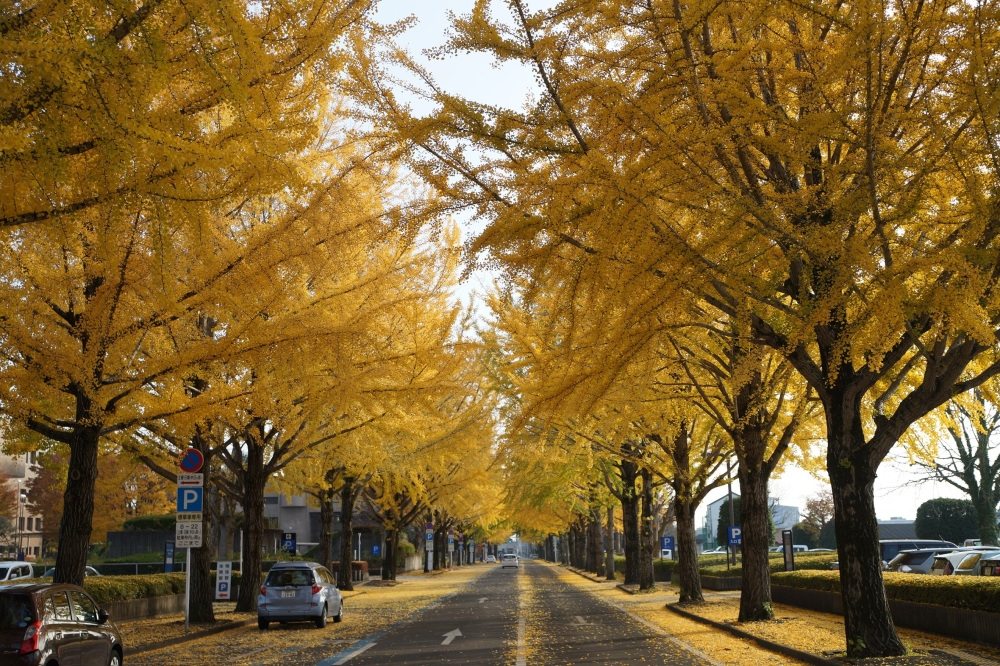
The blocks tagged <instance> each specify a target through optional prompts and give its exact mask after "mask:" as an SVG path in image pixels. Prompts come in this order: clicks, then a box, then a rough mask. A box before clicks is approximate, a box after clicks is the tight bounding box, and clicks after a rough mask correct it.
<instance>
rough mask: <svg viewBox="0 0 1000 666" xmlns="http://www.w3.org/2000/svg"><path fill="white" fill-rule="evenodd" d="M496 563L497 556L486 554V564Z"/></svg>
mask: <svg viewBox="0 0 1000 666" xmlns="http://www.w3.org/2000/svg"><path fill="white" fill-rule="evenodd" d="M496 563H497V558H496V556H494V555H487V556H486V564H496Z"/></svg>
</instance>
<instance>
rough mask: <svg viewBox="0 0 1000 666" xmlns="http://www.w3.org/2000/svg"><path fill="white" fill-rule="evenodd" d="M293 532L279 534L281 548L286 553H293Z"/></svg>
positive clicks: (294, 545)
mask: <svg viewBox="0 0 1000 666" xmlns="http://www.w3.org/2000/svg"><path fill="white" fill-rule="evenodd" d="M295 548H296V544H295V532H284V533H282V535H281V550H283V551H285V552H286V553H291V554H292V555H294V554H295Z"/></svg>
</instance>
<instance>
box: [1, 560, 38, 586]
mask: <svg viewBox="0 0 1000 666" xmlns="http://www.w3.org/2000/svg"><path fill="white" fill-rule="evenodd" d="M34 576H35V574H34V572H33V570H32V568H31V565H30V564H28V563H27V562H0V583H5V582H10V581H12V580H20V579H21V578H33V577H34Z"/></svg>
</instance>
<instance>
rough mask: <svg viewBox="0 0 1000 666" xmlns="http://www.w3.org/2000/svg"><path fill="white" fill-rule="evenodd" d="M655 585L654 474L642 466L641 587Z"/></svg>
mask: <svg viewBox="0 0 1000 666" xmlns="http://www.w3.org/2000/svg"><path fill="white" fill-rule="evenodd" d="M652 587H653V474H652V472H650V471H649V468H647V467H643V468H642V525H641V526H640V528H639V589H640V590H649V589H652Z"/></svg>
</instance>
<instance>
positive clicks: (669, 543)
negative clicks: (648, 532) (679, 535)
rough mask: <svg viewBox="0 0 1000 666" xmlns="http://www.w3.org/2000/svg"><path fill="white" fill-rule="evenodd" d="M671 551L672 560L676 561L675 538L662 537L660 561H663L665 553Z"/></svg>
mask: <svg viewBox="0 0 1000 666" xmlns="http://www.w3.org/2000/svg"><path fill="white" fill-rule="evenodd" d="M665 550H669V551H670V559H674V538H673V537H672V536H665V537H660V559H661V560H662V559H663V551H665Z"/></svg>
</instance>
